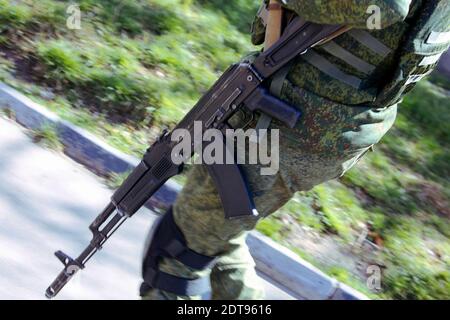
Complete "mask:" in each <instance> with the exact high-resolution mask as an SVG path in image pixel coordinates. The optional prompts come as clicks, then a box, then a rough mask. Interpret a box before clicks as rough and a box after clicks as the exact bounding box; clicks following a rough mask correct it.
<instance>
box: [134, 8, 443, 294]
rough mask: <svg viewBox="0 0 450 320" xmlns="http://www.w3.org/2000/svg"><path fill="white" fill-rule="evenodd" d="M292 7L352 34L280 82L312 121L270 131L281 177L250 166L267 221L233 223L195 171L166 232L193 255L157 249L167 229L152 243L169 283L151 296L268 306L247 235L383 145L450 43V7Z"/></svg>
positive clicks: (297, 63)
mask: <svg viewBox="0 0 450 320" xmlns="http://www.w3.org/2000/svg"><path fill="white" fill-rule="evenodd" d="M283 7H284V8H285V9H286V11H288V12H289V13H290V14H298V15H300V16H301V17H302V18H303V19H305V20H306V21H310V22H314V23H321V24H343V25H349V26H351V27H352V29H351V30H350V31H348V32H347V33H345V34H343V35H341V36H339V37H338V38H336V39H335V40H334V41H332V42H329V43H327V44H325V45H323V46H320V47H317V48H315V49H312V50H310V51H308V52H307V53H306V54H304V55H301V56H299V57H297V58H296V59H295V60H294V61H293V62H292V63H291V64H290V65H289V67H287V68H284V69H283V70H281V71H279V72H278V74H276V75H275V76H274V77H273V79H272V84H271V92H272V94H274V95H276V96H278V97H281V98H282V99H283V100H285V101H287V102H289V103H290V104H291V105H293V106H296V107H297V108H299V109H300V110H301V111H302V114H303V117H302V118H301V120H300V121H299V123H298V124H297V125H296V127H295V128H293V129H291V128H287V127H286V126H284V125H282V124H281V123H279V122H278V121H276V120H272V122H271V124H270V127H269V128H270V129H279V130H280V170H279V171H278V173H277V174H276V175H272V176H262V175H260V170H259V169H260V167H259V166H258V165H243V166H242V168H243V171H244V173H245V175H246V177H247V180H248V184H249V188H250V190H251V191H252V194H253V198H254V201H255V205H256V208H257V209H258V211H259V213H260V215H259V216H258V217H244V218H240V219H235V220H227V219H225V217H224V212H223V208H222V204H221V200H220V198H219V196H218V194H217V191H216V188H215V185H214V183H213V180H212V179H211V177H210V176H209V175H208V173H207V171H206V169H205V168H204V167H202V166H194V168H193V169H192V170H191V172H190V174H189V177H188V180H187V183H186V185H185V186H184V188H183V190H182V192H181V194H180V195H179V197H178V199H177V201H176V203H175V204H174V206H173V209H171V210H169V212H168V213H167V214H166V215H165V216H164V218H163V219H162V222H160V224H159V226H158V227H157V228H160V229H161V228H162V227H161V225H163V226H164V228H172V230H174V231H173V232H174V234H177V237H178V238H177V239H182V242H185V243H186V245H187V248H182V249H181V250H179V252H181V254H178V255H177V256H176V257H175V258H171V257H168V256H167V255H161V254H160V251H158V250H159V249H158V237H162V236H163V233H164V232H159V233H158V232H156V233H155V235H154V237H153V238H152V237H150V239H152V240H151V242H150V246H149V249H148V251H147V255H146V257H145V259H144V270H143V272H144V275H148V274H152V275H155V277H159V280H161V281H158V282H155V283H148V282H144V283H143V285H142V286H141V295H142V296H143V297H144V298H145V299H199V298H201V296H202V294H203V293H204V291H205V289H207V286H206V285H207V284H208V283H209V282H210V285H211V290H212V291H211V292H212V298H213V299H262V298H263V297H264V295H263V291H262V289H261V287H260V285H259V284H258V281H257V276H256V273H255V269H254V261H253V259H252V257H251V255H250V253H249V250H248V248H247V246H246V243H245V239H246V235H247V233H248V232H249V231H250V230H252V229H253V228H254V227H255V225H256V224H257V222H258V220H259V219H261V218H264V217H267V216H268V215H270V214H271V213H273V212H275V211H276V210H277V209H279V208H280V207H281V206H283V205H284V204H285V203H286V202H287V201H288V200H289V199H290V198H291V197H292V195H293V194H294V193H295V192H297V191H302V190H309V189H311V188H313V187H314V186H316V185H318V184H320V183H322V182H325V181H328V180H330V179H335V178H338V177H340V176H342V175H343V174H344V173H345V172H346V171H347V170H348V169H350V168H351V167H352V166H353V165H354V164H355V163H356V162H357V161H358V160H359V159H360V158H361V157H362V156H363V155H364V154H365V153H366V152H367V151H368V150H369V149H370V148H371V147H372V146H373V145H374V144H376V143H378V142H379V141H380V139H381V138H382V137H383V135H384V134H385V133H386V132H387V131H388V130H389V129H390V128H391V126H392V125H393V123H394V120H395V117H396V113H397V104H398V103H399V102H400V101H401V98H402V97H403V96H404V94H405V93H407V92H408V91H409V90H410V89H411V88H412V87H413V86H414V84H415V83H416V82H417V81H419V80H420V79H422V78H423V77H424V76H426V75H427V74H429V73H430V72H431V71H432V70H433V69H434V68H435V66H436V64H437V62H438V60H439V57H440V56H441V55H442V53H443V52H445V51H446V50H447V49H448V46H449V43H450V32H449V31H450V30H449V26H448V21H450V8H449V7H450V6H449V4H448V1H447V0H430V1H421V0H396V1H386V0H362V1H353V0H330V1H314V0H284V1H283ZM368 12H369V13H368ZM377 14H378V15H379V16H376V15H377ZM374 15H375V16H374ZM371 19H372V20H371ZM264 32H265V31H264V23H263V19H261V18H260V17H257V18H256V20H255V22H254V28H253V34H252V41H253V43H254V44H256V45H258V44H261V43H262V42H263V40H264ZM248 59H251V58H248ZM243 118H244V117H243V116H242V115H240V116H235V118H234V119H233V124H234V125H235V126H237V127H238V126H242V125H244V123H245V119H243ZM252 125H253V126H256V122H254V123H252ZM157 230H158V229H157ZM175 242H176V241H175ZM181 256H183V258H180V257H181ZM146 278H148V277H146Z"/></svg>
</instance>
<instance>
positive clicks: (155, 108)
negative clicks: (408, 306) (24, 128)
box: [0, 0, 450, 299]
mask: <svg viewBox="0 0 450 320" xmlns="http://www.w3.org/2000/svg"><path fill="white" fill-rule="evenodd" d="M258 2H259V1H256V0H254V1H253V0H236V1H228V2H226V1H225V2H224V1H218V0H209V1H206V0H145V1H135V0H80V1H78V3H79V5H80V8H81V10H82V13H83V14H82V29H81V30H69V29H68V28H67V27H66V18H67V14H66V8H67V6H68V5H69V4H70V3H72V2H71V1H55V0H41V1H29V0H22V1H14V2H13V1H6V0H0V81H4V82H7V83H9V84H10V85H12V86H14V87H16V88H17V89H19V90H21V91H22V92H24V93H26V94H27V95H28V96H29V97H30V98H32V99H33V100H35V101H36V102H39V103H41V104H43V105H45V106H47V107H48V108H49V109H50V110H52V111H53V112H55V113H56V114H58V115H59V116H60V117H61V118H63V119H65V120H68V121H70V122H72V123H74V124H76V125H78V126H81V127H83V128H85V129H86V130H88V131H90V132H92V133H94V134H95V135H97V136H99V137H101V138H102V139H103V140H104V141H106V142H107V143H108V144H110V145H112V146H113V147H115V148H118V149H119V150H121V151H123V152H126V153H129V154H133V155H135V156H137V157H140V156H141V155H142V154H143V153H144V152H145V149H146V148H147V147H148V145H149V144H150V143H151V141H153V140H154V139H155V138H156V137H157V135H158V133H159V132H160V129H161V127H164V126H168V127H170V126H173V125H174V124H175V123H177V122H178V121H179V120H180V119H181V118H182V117H183V115H184V114H185V113H186V112H187V110H189V109H190V108H191V107H192V106H193V104H194V103H195V102H196V101H197V99H198V98H199V97H200V96H201V95H202V93H204V92H205V91H206V90H207V89H208V88H209V86H210V85H211V84H212V83H213V82H214V81H215V79H216V78H217V77H218V76H219V75H220V74H221V73H222V72H223V71H224V69H225V68H226V67H227V66H228V65H229V64H231V63H234V62H236V61H238V60H239V59H240V57H242V56H243V55H245V54H246V53H248V52H249V51H252V50H257V49H258V48H254V47H252V46H251V45H250V44H249V42H250V41H249V39H250V37H249V35H248V30H249V27H250V23H251V20H252V16H253V14H254V12H255V11H256V8H257V6H258ZM449 88H450V85H449V81H448V79H445V78H443V77H440V76H438V75H433V76H432V77H431V78H430V79H429V81H424V82H422V83H420V84H419V86H418V87H417V88H416V89H415V90H414V91H413V92H412V93H411V94H410V95H409V96H408V97H407V98H406V99H405V101H404V103H403V104H402V106H401V107H400V113H399V116H398V119H397V122H396V126H395V127H394V128H393V129H392V130H391V131H390V132H389V134H388V135H387V136H386V137H385V138H384V139H383V141H382V143H381V144H380V145H379V146H377V147H376V148H375V152H369V153H368V154H367V156H366V157H365V158H364V159H363V160H362V161H361V162H360V163H359V164H358V166H356V167H354V168H353V169H352V170H350V171H349V172H348V173H347V174H346V176H344V177H343V178H342V179H340V180H338V181H333V182H329V183H327V184H324V185H321V186H317V187H316V188H314V189H313V190H311V191H308V192H302V193H298V194H296V195H295V197H294V198H293V199H292V200H291V201H289V202H288V203H287V204H286V205H285V206H284V207H283V208H281V209H280V210H279V211H278V212H277V213H276V214H274V215H273V216H271V217H269V218H267V219H264V220H263V221H261V223H260V224H259V225H258V230H260V231H261V232H262V233H264V234H265V235H267V236H269V237H271V238H273V239H274V240H275V241H278V242H280V243H282V244H284V245H286V246H288V247H289V248H291V249H292V250H293V251H295V252H297V253H298V254H299V255H300V256H301V257H302V258H304V259H306V260H308V261H310V262H311V263H313V264H314V265H316V266H318V267H320V268H321V269H322V270H324V271H325V272H326V273H328V274H330V275H332V276H334V277H336V278H338V279H339V280H341V281H343V282H345V283H347V284H349V285H351V286H353V287H355V288H357V289H359V290H361V291H363V292H364V293H367V294H369V295H370V296H371V297H374V298H377V297H378V298H399V299H412V298H420V299H422V298H423V299H432V298H434V299H435V298H444V299H448V298H450V290H449V283H450V280H449V274H448V270H450V242H449V237H450V227H449V223H448V219H449V217H450V212H449V208H450V206H449V201H450V188H449V181H450V179H449V175H450V158H449V157H450V156H449V154H450V153H449V141H450V140H449V132H450V128H449V126H450V118H449V117H450V114H449V113H448V109H449V107H450V102H449V99H448V90H449ZM43 91H50V92H52V97H51V98H48V97H47V98H44V97H43V95H42V92H43ZM34 135H35V137H36V139H37V140H39V141H40V142H41V143H44V144H46V145H48V146H50V147H52V148H56V149H58V148H61V145H60V143H59V141H58V139H57V134H56V131H55V128H51V127H44V128H43V129H42V130H40V131H38V132H36V133H34ZM123 179H124V176H123V175H120V176H112V177H110V179H108V184H109V185H110V186H111V187H112V188H116V187H117V186H118V185H119V184H120V183H121V181H123ZM177 179H178V181H180V182H183V181H184V179H185V177H183V176H182V177H178V178H177ZM369 225H370V226H371V228H372V233H373V234H374V235H375V236H376V237H378V238H380V239H382V251H381V252H380V254H379V257H378V258H377V259H378V261H377V263H380V264H382V265H383V266H385V269H384V272H383V280H382V291H381V292H370V291H369V290H368V289H367V287H366V285H365V278H364V277H365V275H364V274H363V275H361V274H355V273H354V272H353V271H351V270H350V269H348V268H347V266H346V265H344V264H343V263H340V262H339V261H338V262H333V263H327V262H326V261H327V259H326V257H325V258H324V257H318V256H317V255H313V254H312V253H310V252H308V251H307V250H304V249H300V248H297V247H295V245H294V243H295V241H298V240H300V241H301V239H298V235H296V234H295V233H296V230H298V228H296V227H298V226H302V227H303V228H305V229H308V230H311V232H314V233H315V234H318V235H319V236H320V237H321V238H322V239H326V238H329V239H333V240H335V242H336V243H337V247H338V248H341V249H342V250H344V251H345V250H347V251H349V250H348V249H349V248H350V247H351V244H352V243H353V242H354V241H355V239H356V238H357V237H358V235H359V234H360V232H361V226H369ZM319 258H320V259H319ZM354 258H355V261H356V260H358V259H360V257H359V256H358V255H355V256H354Z"/></svg>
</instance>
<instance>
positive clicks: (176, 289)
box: [140, 208, 216, 296]
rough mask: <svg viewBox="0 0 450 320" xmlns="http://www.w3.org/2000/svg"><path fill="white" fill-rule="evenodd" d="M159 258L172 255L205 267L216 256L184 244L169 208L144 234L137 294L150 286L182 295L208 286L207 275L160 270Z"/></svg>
mask: <svg viewBox="0 0 450 320" xmlns="http://www.w3.org/2000/svg"><path fill="white" fill-rule="evenodd" d="M162 258H171V259H176V260H178V261H179V262H181V263H182V264H184V265H186V266H188V267H190V268H192V269H195V270H205V269H207V268H209V267H211V266H212V265H213V264H214V262H215V260H216V257H210V256H205V255H202V254H199V253H197V252H195V251H193V250H191V249H189V248H188V247H187V244H186V240H185V238H184V236H183V233H182V232H181V230H180V229H179V228H178V227H177V225H176V224H175V221H174V218H173V211H172V208H170V209H169V210H168V211H167V213H166V214H165V215H164V216H163V217H162V218H160V219H159V220H158V221H156V222H155V224H154V227H152V229H151V230H150V233H149V236H148V238H147V241H146V248H145V251H144V259H143V263H142V277H143V279H144V282H143V283H142V284H141V288H140V294H141V296H144V295H145V293H146V292H148V291H149V290H150V289H152V288H153V289H159V290H163V291H167V292H170V293H173V294H176V295H182V296H195V295H203V294H204V293H206V292H208V291H209V290H210V284H209V277H202V278H198V279H185V278H181V277H177V276H173V275H171V274H168V273H165V272H162V271H160V270H159V269H158V265H159V262H160V260H161V259H162Z"/></svg>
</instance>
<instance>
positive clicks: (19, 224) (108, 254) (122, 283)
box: [0, 117, 292, 299]
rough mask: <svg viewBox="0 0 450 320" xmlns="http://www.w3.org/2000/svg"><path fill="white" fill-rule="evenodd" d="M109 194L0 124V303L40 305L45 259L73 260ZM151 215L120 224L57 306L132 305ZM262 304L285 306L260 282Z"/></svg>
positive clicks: (49, 276) (55, 268)
mask: <svg viewBox="0 0 450 320" xmlns="http://www.w3.org/2000/svg"><path fill="white" fill-rule="evenodd" d="M111 192H112V191H111V190H110V189H108V188H107V187H105V186H104V185H103V183H102V181H101V179H99V178H98V177H97V176H95V175H94V174H92V173H91V172H90V171H88V170H86V169H85V168H84V167H82V166H80V165H79V164H77V163H75V162H74V161H72V160H71V159H69V158H68V157H66V156H64V155H63V154H60V153H57V152H54V151H50V150H48V149H44V148H42V147H40V146H39V145H36V144H34V143H33V142H32V141H31V139H30V137H29V136H28V135H27V132H26V130H24V129H23V128H22V127H20V126H19V125H17V124H16V123H14V122H12V121H10V120H6V119H4V118H2V117H0V299H44V291H45V289H46V288H47V286H48V285H49V284H50V283H51V281H53V279H54V277H55V276H56V275H57V274H58V273H59V272H60V271H61V269H62V264H61V263H60V262H59V261H58V260H57V259H56V257H55V256H54V255H53V252H54V251H56V250H58V249H62V250H63V251H64V252H66V253H67V254H69V255H72V256H76V255H78V254H79V253H80V252H81V250H82V249H84V247H85V245H86V244H87V243H88V242H89V240H90V232H89V230H88V225H89V224H90V223H91V222H92V220H93V219H94V218H95V216H96V215H97V214H98V213H99V212H100V211H101V210H102V209H103V207H104V206H105V205H106V204H107V203H108V200H109V197H110V195H111ZM154 219H155V215H154V214H153V213H152V212H150V211H149V210H147V209H142V210H141V211H140V212H139V213H138V214H137V215H135V216H134V217H133V218H132V219H130V220H129V221H127V222H126V223H125V224H124V225H123V226H122V227H121V228H120V229H119V230H118V231H117V232H116V234H115V235H114V236H113V237H112V238H111V239H110V241H108V243H107V244H106V245H105V248H104V250H102V251H101V252H99V253H97V255H96V256H95V257H94V258H93V259H92V260H91V261H90V262H89V263H88V265H87V268H86V269H85V270H83V271H82V272H80V273H79V274H78V275H77V276H76V277H74V278H73V279H72V281H71V283H69V284H68V285H67V287H66V288H64V290H63V291H62V292H61V293H60V295H58V299H138V298H139V297H138V287H139V284H140V257H141V253H142V252H141V251H142V246H143V242H144V238H145V236H146V232H147V230H148V229H149V227H150V226H151V224H152V222H153V221H154ZM262 282H263V284H264V287H265V288H266V295H267V298H268V299H292V297H291V296H290V295H289V294H287V293H286V292H284V291H282V290H281V289H280V288H278V287H276V286H274V285H273V284H271V282H270V280H268V279H264V280H263V279H262Z"/></svg>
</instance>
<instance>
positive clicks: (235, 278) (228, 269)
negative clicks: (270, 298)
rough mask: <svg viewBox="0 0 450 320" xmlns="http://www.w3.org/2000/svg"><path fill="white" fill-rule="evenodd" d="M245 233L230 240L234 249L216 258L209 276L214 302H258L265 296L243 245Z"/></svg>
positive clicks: (246, 248) (249, 255)
mask: <svg viewBox="0 0 450 320" xmlns="http://www.w3.org/2000/svg"><path fill="white" fill-rule="evenodd" d="M246 237H247V233H245V234H243V235H241V236H239V237H237V238H236V239H233V240H231V241H230V242H233V243H234V244H236V249H234V250H232V251H231V252H229V253H228V254H226V255H223V256H221V257H219V258H218V260H217V263H216V264H215V266H214V267H213V269H212V271H211V275H210V279H211V291H212V296H211V298H212V299H214V300H234V299H238V300H260V299H264V297H265V294H264V290H263V288H262V285H261V281H260V279H259V278H258V276H257V275H256V272H255V263H254V261H253V257H252V256H251V254H250V251H249V248H248V246H247V245H246V243H245V240H246Z"/></svg>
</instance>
